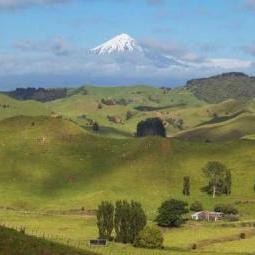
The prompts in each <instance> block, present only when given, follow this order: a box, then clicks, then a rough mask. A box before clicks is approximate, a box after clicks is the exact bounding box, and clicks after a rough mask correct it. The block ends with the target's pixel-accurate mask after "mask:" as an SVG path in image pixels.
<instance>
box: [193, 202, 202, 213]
mask: <svg viewBox="0 0 255 255" xmlns="http://www.w3.org/2000/svg"><path fill="white" fill-rule="evenodd" d="M190 210H191V211H193V212H200V211H203V205H202V203H201V202H199V201H195V202H194V203H192V204H191V205H190Z"/></svg>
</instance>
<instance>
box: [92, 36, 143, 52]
mask: <svg viewBox="0 0 255 255" xmlns="http://www.w3.org/2000/svg"><path fill="white" fill-rule="evenodd" d="M134 51H140V52H142V51H143V49H142V47H141V46H140V45H139V44H138V43H137V42H136V40H135V39H134V38H132V37H131V36H129V35H128V34H120V35H117V36H115V37H114V38H112V39H111V40H109V41H107V42H105V43H103V44H101V45H99V46H97V47H95V48H93V49H91V50H90V52H91V53H94V54H97V55H107V54H114V53H123V52H134Z"/></svg>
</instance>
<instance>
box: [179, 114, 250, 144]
mask: <svg viewBox="0 0 255 255" xmlns="http://www.w3.org/2000/svg"><path fill="white" fill-rule="evenodd" d="M230 117H231V116H230ZM252 134H255V115H254V114H250V113H240V114H239V113H237V116H233V118H230V120H225V121H223V122H219V123H217V121H215V124H214V123H212V124H211V123H208V124H207V125H202V126H200V127H197V128H194V129H191V130H188V131H184V132H181V133H179V134H178V135H177V136H176V137H178V138H180V139H184V140H189V141H201V142H203V141H204V142H224V141H233V140H237V139H240V138H242V137H244V136H248V135H252Z"/></svg>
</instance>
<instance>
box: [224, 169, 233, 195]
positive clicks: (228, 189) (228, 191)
mask: <svg viewBox="0 0 255 255" xmlns="http://www.w3.org/2000/svg"><path fill="white" fill-rule="evenodd" d="M231 186H232V175H231V171H230V170H229V169H227V170H226V176H225V194H226V195H227V196H229V195H230V194H231Z"/></svg>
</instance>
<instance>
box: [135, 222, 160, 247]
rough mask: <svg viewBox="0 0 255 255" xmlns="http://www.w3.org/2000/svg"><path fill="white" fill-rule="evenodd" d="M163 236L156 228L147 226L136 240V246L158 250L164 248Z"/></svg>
mask: <svg viewBox="0 0 255 255" xmlns="http://www.w3.org/2000/svg"><path fill="white" fill-rule="evenodd" d="M163 241H164V239H163V235H162V233H161V231H160V230H159V229H158V228H157V227H156V226H152V227H149V226H146V227H145V228H144V229H143V230H142V231H140V233H139V235H138V236H137V238H136V239H135V242H134V246H135V247H141V248H149V249H157V248H162V247H163Z"/></svg>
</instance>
